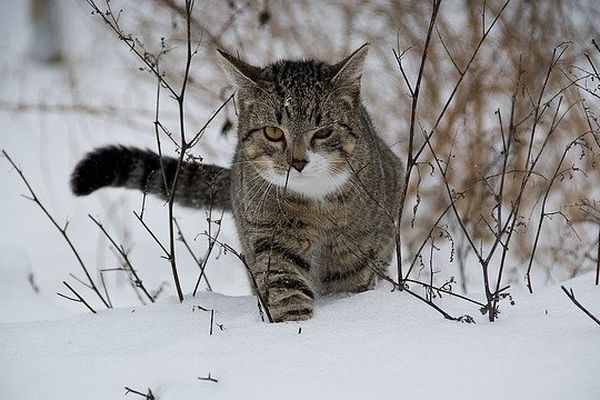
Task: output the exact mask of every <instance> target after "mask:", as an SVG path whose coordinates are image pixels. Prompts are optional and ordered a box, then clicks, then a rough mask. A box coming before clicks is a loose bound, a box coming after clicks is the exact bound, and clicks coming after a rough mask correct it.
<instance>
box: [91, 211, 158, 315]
mask: <svg viewBox="0 0 600 400" xmlns="http://www.w3.org/2000/svg"><path fill="white" fill-rule="evenodd" d="M88 217H90V219H91V220H92V221H94V223H95V224H96V226H97V227H98V228H100V230H101V231H102V233H103V234H104V236H106V238H107V239H108V240H109V241H110V242H111V243H112V245H113V247H114V248H115V250H116V251H117V252H118V253H119V255H120V256H121V258H122V259H123V262H124V263H125V265H127V267H128V270H127V271H128V272H130V273H131V274H132V275H133V277H134V284H135V286H136V287H138V288H140V289H142V292H144V294H145V295H146V297H147V298H148V300H150V302H152V303H154V301H155V300H154V297H152V295H151V294H150V293H149V292H148V291H147V290H146V287H145V286H144V284H143V282H142V280H141V279H140V277H139V275H138V274H137V271H136V270H135V268H133V265H132V264H131V261H130V260H129V256H128V255H127V253H126V252H125V250H124V249H123V246H119V245H118V244H117V243H116V242H115V240H114V239H113V238H112V236H110V234H109V233H108V232H107V231H106V229H105V228H104V226H103V225H102V224H101V223H100V222H99V221H98V220H96V219H95V218H94V217H92V216H91V215H90V214H88ZM140 218H141V217H140Z"/></svg>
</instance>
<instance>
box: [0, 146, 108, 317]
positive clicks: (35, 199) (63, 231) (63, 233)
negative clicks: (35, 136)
mask: <svg viewBox="0 0 600 400" xmlns="http://www.w3.org/2000/svg"><path fill="white" fill-rule="evenodd" d="M2 154H4V157H6V159H7V160H8V162H9V163H10V164H11V165H12V166H13V168H14V169H15V170H16V171H17V173H18V174H19V177H20V178H21V180H22V181H23V183H24V184H25V186H27V190H29V193H30V194H31V197H27V198H28V199H30V200H31V201H33V202H34V203H35V204H37V205H38V207H40V208H41V210H42V211H43V212H44V214H46V216H47V217H48V219H49V220H50V222H52V225H54V227H55V228H56V229H57V230H58V231H59V232H60V234H61V236H62V237H63V239H64V240H65V241H66V242H67V244H68V245H69V248H70V249H71V251H72V252H73V254H74V255H75V258H76V259H77V262H78V264H79V266H80V267H81V269H82V270H83V273H84V274H85V276H86V278H87V281H88V283H89V286H90V288H91V289H92V291H94V293H96V296H97V297H98V298H99V299H100V301H102V303H103V304H104V305H105V306H106V308H111V307H110V304H109V303H108V301H106V299H105V298H104V296H102V294H101V293H100V291H99V290H98V287H97V286H96V284H95V283H94V280H93V279H92V276H91V275H90V273H89V271H88V269H87V267H86V266H85V264H84V262H83V260H82V259H81V256H80V255H79V252H78V251H77V250H76V249H75V245H74V244H73V242H72V241H71V239H70V238H69V235H67V227H68V222H67V223H66V224H65V226H64V227H61V226H60V225H58V223H57V222H56V220H55V219H54V217H53V216H52V215H51V214H50V212H49V211H48V210H47V209H46V207H44V205H43V204H42V202H41V201H40V200H39V198H38V197H37V195H36V194H35V192H34V191H33V189H32V187H31V185H30V184H29V181H28V180H27V178H26V177H25V175H24V174H23V171H22V170H21V169H19V168H18V167H17V165H16V164H15V163H14V161H13V160H12V159H11V158H10V156H9V155H8V153H7V152H6V151H5V150H4V149H3V150H2Z"/></svg>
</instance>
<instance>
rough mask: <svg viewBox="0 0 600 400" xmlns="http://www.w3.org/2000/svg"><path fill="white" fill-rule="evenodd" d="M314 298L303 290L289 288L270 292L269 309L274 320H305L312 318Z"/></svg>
mask: <svg viewBox="0 0 600 400" xmlns="http://www.w3.org/2000/svg"><path fill="white" fill-rule="evenodd" d="M313 303H314V302H313V299H312V298H310V297H308V296H306V294H304V293H303V292H302V291H299V290H294V289H288V290H285V291H279V290H278V291H275V292H274V293H273V292H271V293H269V311H270V313H271V317H272V319H273V322H285V321H305V320H307V319H310V318H312V315H313V306H314V304H313Z"/></svg>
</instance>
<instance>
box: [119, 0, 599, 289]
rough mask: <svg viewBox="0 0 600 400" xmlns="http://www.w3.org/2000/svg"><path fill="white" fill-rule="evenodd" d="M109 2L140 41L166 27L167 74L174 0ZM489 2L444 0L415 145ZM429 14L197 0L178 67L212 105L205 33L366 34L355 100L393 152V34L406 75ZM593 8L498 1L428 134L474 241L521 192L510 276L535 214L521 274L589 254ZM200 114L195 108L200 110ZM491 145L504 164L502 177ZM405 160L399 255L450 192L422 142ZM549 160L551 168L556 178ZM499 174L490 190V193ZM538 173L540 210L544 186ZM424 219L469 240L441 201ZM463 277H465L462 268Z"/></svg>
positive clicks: (214, 90) (288, 40)
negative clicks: (188, 62) (191, 62)
mask: <svg viewBox="0 0 600 400" xmlns="http://www.w3.org/2000/svg"><path fill="white" fill-rule="evenodd" d="M111 4H113V5H112V8H113V10H116V9H119V8H120V7H122V8H124V11H123V13H122V16H121V17H122V21H123V25H124V29H127V30H129V31H130V32H132V33H134V35H135V36H136V37H138V38H139V40H140V41H141V42H143V43H144V45H145V47H146V49H147V50H148V52H149V53H153V52H158V51H160V50H161V47H160V46H161V39H160V38H161V37H164V38H165V39H164V43H165V45H164V46H165V47H163V49H164V48H168V49H172V50H171V51H169V52H168V53H167V54H164V55H163V57H162V60H161V62H162V70H163V71H164V72H165V74H166V76H167V77H168V76H178V75H181V74H182V69H183V65H182V64H183V63H182V62H181V60H182V57H181V51H182V48H183V47H184V46H181V44H182V38H183V37H184V35H183V29H184V24H183V23H182V12H183V4H182V3H181V2H177V1H175V0H154V2H152V5H151V6H147V5H145V6H143V7H141V8H137V9H132V8H131V6H130V5H129V4H128V3H125V2H124V3H122V4H121V3H118V4H117V3H116V2H113V3H111ZM503 5H504V1H469V0H464V1H448V2H446V3H444V4H443V5H442V7H441V10H440V14H439V16H438V18H437V21H436V26H435V34H434V36H433V39H432V44H431V48H430V52H429V56H428V61H427V64H426V68H425V71H424V73H425V75H424V81H423V87H422V92H421V98H420V101H419V104H418V110H417V113H418V127H417V135H416V147H417V148H419V147H420V146H422V145H424V141H423V135H422V133H423V132H425V133H429V132H430V130H431V128H432V127H433V126H434V124H435V121H436V118H438V116H439V115H440V112H441V110H442V109H443V107H444V104H445V103H446V101H447V99H448V97H449V95H450V92H451V90H452V88H453V87H454V85H455V83H456V82H457V80H458V79H459V77H460V75H461V73H462V71H463V70H464V68H465V66H466V65H467V63H468V61H469V58H470V57H471V55H472V53H473V51H474V50H475V49H476V47H477V46H478V43H479V42H480V40H481V38H482V35H483V34H484V32H485V30H486V29H487V28H488V27H489V26H490V24H491V22H492V21H493V19H494V18H495V17H496V16H497V15H498V14H499V13H500V11H501V9H502V7H503ZM430 16H431V4H430V2H424V1H420V0H406V1H399V0H395V1H394V0H392V1H387V2H383V1H373V2H369V1H342V2H338V1H309V0H304V1H267V0H264V1H227V2H224V1H220V0H214V1H205V2H201V3H200V2H198V4H197V5H196V8H195V9H194V19H193V21H192V27H193V29H194V39H195V40H198V41H201V45H200V53H199V56H198V58H197V60H196V64H195V67H194V68H193V69H192V72H191V80H190V90H192V91H191V92H190V93H191V94H190V101H192V106H191V107H193V104H194V103H195V102H197V103H199V104H201V105H203V106H205V107H209V108H212V109H215V108H216V107H217V106H218V105H219V104H220V103H221V102H222V101H223V100H224V99H225V98H226V97H227V96H228V95H229V93H230V90H229V88H227V85H226V83H225V82H218V81H215V77H221V74H220V72H219V71H218V69H219V67H218V65H216V62H215V61H216V59H215V57H214V56H213V55H214V50H215V48H216V47H223V48H226V49H228V50H229V51H233V52H236V51H237V52H239V54H240V55H241V56H243V57H245V58H246V59H248V60H249V61H250V62H252V63H256V64H266V63H268V62H271V61H273V60H274V59H276V58H280V57H314V58H320V59H324V60H330V61H333V60H336V59H339V58H341V57H342V56H344V55H346V54H348V53H349V52H350V51H352V50H353V49H354V48H356V47H358V46H359V45H360V44H362V43H364V42H367V41H368V42H370V43H371V45H372V46H371V55H370V59H369V62H368V64H367V70H366V74H365V78H364V85H363V90H364V97H365V102H366V104H367V107H368V109H369V110H370V111H371V114H372V116H373V119H374V121H375V125H376V126H377V127H378V133H379V134H380V135H381V136H382V137H384V138H385V140H386V141H387V142H388V143H389V144H390V146H392V147H393V148H394V150H395V151H396V152H397V154H398V155H400V156H401V157H402V156H404V155H405V154H407V140H406V139H407V130H408V122H409V119H410V107H411V99H410V96H409V94H408V90H407V87H406V85H405V82H404V79H403V77H402V75H401V73H400V70H399V68H398V61H397V59H396V58H395V57H394V55H393V53H392V49H395V50H396V51H397V52H398V53H399V54H402V62H403V65H404V66H405V68H406V70H407V74H408V77H409V80H410V81H411V82H414V80H415V79H416V74H417V68H418V63H419V61H420V55H421V52H422V46H423V44H424V38H425V35H426V33H427V28H428V24H429V19H430ZM599 17H600V8H598V7H597V4H595V1H593V0H589V1H584V0H580V1H571V0H555V1H552V2H549V1H546V2H533V1H514V2H512V3H510V4H509V5H508V7H507V8H506V9H505V10H504V11H503V12H502V13H501V15H500V17H499V19H498V22H497V24H496V25H495V27H494V29H493V30H492V31H491V33H490V36H489V37H488V38H487V39H486V40H485V41H484V43H483V44H482V47H481V49H480V51H479V53H478V55H477V57H476V58H475V59H474V61H473V64H472V65H471V66H470V69H469V71H468V72H467V73H466V74H465V76H464V79H463V81H462V83H461V85H460V88H459V90H458V91H457V92H456V94H455V96H454V98H453V100H452V102H451V103H450V105H449V107H448V109H447V110H446V111H445V113H444V115H443V118H442V119H441V121H440V123H439V125H438V126H437V129H436V133H435V135H434V136H433V139H432V147H433V149H434V150H435V153H436V154H437V155H438V157H439V158H440V159H441V160H442V165H444V166H445V168H447V175H446V179H447V181H448V184H449V186H450V187H451V188H452V190H453V193H463V194H464V196H463V197H462V198H461V199H460V200H458V201H457V205H458V210H459V213H460V214H461V215H462V217H463V221H464V223H465V227H466V229H467V230H468V232H469V233H470V235H471V236H472V238H473V240H474V241H475V242H476V243H477V245H478V246H481V247H482V248H485V246H488V245H489V243H490V242H492V241H493V239H494V237H495V236H494V235H495V233H494V232H495V231H496V230H497V224H498V220H497V206H498V203H499V202H500V205H501V207H502V209H503V210H504V211H505V213H509V212H510V209H511V207H512V206H513V205H514V203H515V199H517V198H519V196H520V193H522V194H521V202H522V203H521V205H520V208H519V213H518V215H517V223H516V224H515V232H514V235H515V237H514V239H513V241H512V242H511V243H512V244H511V246H510V260H511V261H510V268H509V271H508V272H509V273H510V275H509V278H510V279H518V280H520V279H521V278H522V277H523V275H524V274H525V271H526V267H527V264H528V260H529V258H530V257H531V254H532V250H533V246H534V238H535V236H536V233H537V230H538V223H539V220H540V218H543V219H544V224H543V226H542V227H541V231H542V234H541V238H542V239H541V240H540V242H539V244H538V246H537V247H538V248H537V251H536V256H535V265H536V267H535V268H534V272H533V274H534V276H536V274H538V272H537V271H542V270H543V271H545V274H542V273H541V272H539V274H538V275H537V276H539V277H540V279H538V280H537V282H540V280H541V279H542V277H543V278H544V279H546V280H552V279H564V278H566V277H569V276H573V275H576V274H577V273H580V272H582V271H585V270H589V269H590V268H592V266H593V265H595V259H594V254H595V253H594V249H595V247H596V246H597V241H598V236H597V227H598V224H599V222H600V212H599V207H600V206H599V204H598V201H597V200H595V199H597V198H598V193H599V191H598V190H597V189H596V188H598V187H599V186H600V185H599V183H600V173H599V169H598V168H597V163H598V161H599V159H598V158H599V153H600V149H599V143H600V142H599V141H598V133H597V132H598V128H599V126H598V122H597V119H596V117H595V116H596V115H597V109H598V105H599V104H600V102H599V97H598V94H599V93H600V90H598V82H599V81H598V79H599V77H598V76H597V75H596V76H594V71H593V68H592V63H595V65H596V68H597V67H598V66H600V51H598V49H596V48H595V47H594V46H593V45H592V42H591V40H592V39H593V38H598V32H597V29H596V28H595V24H594V22H595V21H597V20H598V19H599ZM596 26H597V25H596ZM585 54H589V58H586V57H585ZM549 71H550V72H549ZM540 93H541V95H540ZM511 110H512V111H511ZM511 112H512V115H513V118H512V120H513V122H514V123H513V124H512V128H513V129H512V131H511V124H510V116H511ZM536 116H537V117H538V119H537V120H536ZM205 117H206V116H204V115H203V116H198V120H203V119H205ZM223 118H224V120H222V123H223V126H224V127H225V126H226V125H227V124H226V122H225V119H227V120H230V121H235V115H234V110H233V109H232V108H229V109H228V110H227V116H226V117H225V116H224V117H223ZM557 118H558V119H557ZM553 121H554V123H553ZM557 121H560V123H559V124H556V123H557ZM534 127H535V129H534ZM590 130H594V131H595V134H594V135H592V134H589V135H587V136H585V137H584V138H583V139H581V140H580V141H578V142H577V143H575V145H573V146H571V147H569V151H568V152H567V153H566V155H565V157H564V160H563V161H562V164H561V168H559V170H558V171H556V167H557V165H558V163H559V161H561V157H562V155H563V153H564V152H565V149H566V148H567V147H568V146H569V143H570V142H571V141H573V140H574V138H576V137H577V136H579V135H581V134H582V133H584V132H586V131H590ZM532 131H533V132H534V133H533V135H532ZM503 135H504V136H503ZM508 136H511V137H512V138H513V139H514V143H513V147H512V149H511V151H510V153H509V154H508V155H507V156H506V157H505V153H504V152H503V137H505V138H507V137H508ZM530 144H531V145H530ZM542 149H543V152H542V153H541V156H540V157H539V162H538V163H537V165H536V168H535V170H534V171H533V172H534V173H533V174H532V177H531V179H529V180H528V181H527V184H526V185H525V186H523V174H524V172H523V171H524V170H527V169H528V168H529V165H530V163H531V162H532V160H533V159H535V158H536V156H537V155H538V154H539V153H540V151H541V150H542ZM202 150H203V152H208V153H210V151H211V149H207V148H204V149H202ZM213 151H215V150H214V149H213ZM505 159H506V167H505V170H506V171H507V172H506V174H505V177H504V179H502V174H501V171H502V169H503V163H504V160H505ZM418 161H419V162H418V164H417V166H416V170H415V174H414V176H413V177H412V178H411V180H410V190H409V193H408V197H407V203H406V204H407V205H406V208H405V211H404V213H405V214H404V215H405V218H404V219H403V224H404V226H403V229H402V232H403V235H404V239H403V242H404V243H405V246H406V248H407V250H408V251H407V252H406V258H407V260H410V259H412V258H413V257H414V256H415V252H416V251H417V248H418V246H419V244H420V243H421V242H422V241H423V240H425V239H426V237H427V234H428V232H429V230H430V229H431V227H432V225H433V224H434V222H435V221H436V219H437V218H438V216H439V215H440V213H441V211H442V210H444V209H445V208H446V206H447V205H448V204H449V198H448V196H447V194H446V192H445V190H444V182H443V179H442V176H441V174H440V170H439V168H438V166H437V165H436V163H435V162H434V161H435V160H434V159H433V156H432V154H431V152H430V151H429V150H428V149H427V148H425V150H424V151H423V153H422V154H421V156H420V158H419V160H418ZM553 174H555V175H556V174H557V175H556V179H554V180H553V179H552V177H553ZM502 182H504V183H502ZM501 184H503V185H504V194H503V196H502V199H499V198H498V196H497V193H498V188H499V185H501ZM551 184H552V187H551V191H550V193H549V196H548V200H547V204H546V206H545V207H546V208H545V211H544V212H542V211H541V207H542V199H543V197H544V194H545V192H546V191H547V190H548V187H549V185H551ZM505 215H506V214H505ZM434 231H436V230H434ZM438 231H440V232H448V233H449V234H450V235H451V237H452V238H453V241H452V244H451V247H452V249H453V250H452V252H453V253H455V255H456V257H455V258H457V259H458V262H459V265H460V266H461V267H462V268H463V272H464V267H465V264H466V260H468V259H469V257H470V256H472V248H470V247H469V245H468V243H467V241H466V240H465V235H464V231H463V230H462V229H460V227H459V226H458V224H457V223H456V220H455V219H454V217H453V216H452V215H451V214H448V216H447V217H445V218H444V219H443V220H442V222H441V224H440V228H439V229H438ZM442 236H444V235H442ZM446 236H447V235H446ZM430 240H433V239H431V238H430ZM439 243H440V241H439V240H437V241H436V245H439ZM423 257H425V258H427V257H428V255H426V254H425V255H423ZM554 265H557V266H559V267H554ZM438 267H441V266H439V265H438ZM540 267H541V268H540ZM534 280H535V278H534ZM461 281H462V283H463V287H464V288H466V284H465V282H466V277H465V276H463V277H462V280H461Z"/></svg>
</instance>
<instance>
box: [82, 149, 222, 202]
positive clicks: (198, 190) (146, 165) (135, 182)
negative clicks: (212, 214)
mask: <svg viewBox="0 0 600 400" xmlns="http://www.w3.org/2000/svg"><path fill="white" fill-rule="evenodd" d="M177 161H178V160H177V159H175V158H171V157H163V158H162V164H163V168H164V175H163V173H162V171H161V158H160V157H159V156H158V155H157V154H155V153H153V152H152V151H150V150H140V149H136V148H133V147H124V146H108V147H101V148H99V149H96V150H94V151H92V152H91V153H88V154H87V155H86V156H85V157H84V158H83V159H82V160H81V161H79V163H78V164H77V166H76V167H75V170H74V171H73V174H72V175H71V190H72V191H73V193H75V194H76V195H77V196H85V195H88V194H90V193H92V192H94V191H95V190H98V189H100V188H103V187H107V186H110V187H125V188H130V189H138V190H141V191H143V192H146V193H150V194H154V195H157V196H159V197H161V198H163V199H165V200H166V199H167V195H166V193H167V191H168V190H170V189H171V186H172V183H173V179H174V177H175V172H176V171H177ZM165 178H166V183H167V187H168V190H165ZM230 187H231V172H230V170H228V169H227V168H221V167H217V166H215V165H204V164H199V163H192V162H184V163H182V164H181V170H180V171H179V177H178V179H177V187H176V188H175V201H176V202H178V203H179V204H181V205H183V206H186V207H194V208H202V207H213V208H216V209H221V210H231V199H230V194H229V190H230Z"/></svg>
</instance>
